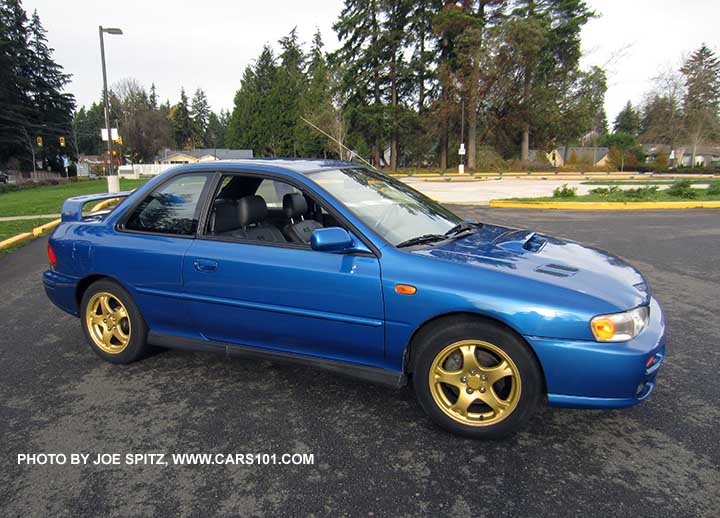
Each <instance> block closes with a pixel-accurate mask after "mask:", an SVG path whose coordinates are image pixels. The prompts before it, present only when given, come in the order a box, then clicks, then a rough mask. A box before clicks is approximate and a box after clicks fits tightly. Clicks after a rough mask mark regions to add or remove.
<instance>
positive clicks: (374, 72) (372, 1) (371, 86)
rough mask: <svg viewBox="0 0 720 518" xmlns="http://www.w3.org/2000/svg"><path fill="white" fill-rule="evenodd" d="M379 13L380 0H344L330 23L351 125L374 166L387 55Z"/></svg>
mask: <svg viewBox="0 0 720 518" xmlns="http://www.w3.org/2000/svg"><path fill="white" fill-rule="evenodd" d="M382 16H383V11H382V6H381V0H345V5H344V6H343V9H342V11H341V13H340V17H339V19H338V21H337V22H336V23H335V25H333V28H334V29H335V32H336V33H337V36H338V39H339V40H340V42H341V43H342V46H341V47H340V48H339V49H338V50H337V51H336V52H335V53H334V54H333V61H334V63H335V64H337V65H341V70H342V86H341V88H342V89H344V90H346V91H347V92H348V105H349V106H348V111H349V113H350V118H351V126H352V127H354V128H356V130H357V132H358V135H357V136H358V137H359V138H360V139H362V140H363V141H364V142H365V143H367V144H369V146H370V147H371V149H372V160H373V162H374V163H375V165H376V166H378V167H379V166H380V165H381V154H382V148H383V140H384V135H385V133H386V125H385V110H384V105H383V101H382V86H383V82H384V80H385V77H383V74H384V68H385V65H386V62H385V58H386V57H387V55H386V53H385V52H384V49H383V46H382V45H383V42H382V38H383V30H382V26H381V20H382Z"/></svg>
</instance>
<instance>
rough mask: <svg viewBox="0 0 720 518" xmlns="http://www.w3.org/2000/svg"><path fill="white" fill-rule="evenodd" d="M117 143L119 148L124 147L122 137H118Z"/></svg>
mask: <svg viewBox="0 0 720 518" xmlns="http://www.w3.org/2000/svg"><path fill="white" fill-rule="evenodd" d="M115 143H116V144H117V145H118V146H122V145H123V144H122V137H121V136H120V135H118V138H116V139H115Z"/></svg>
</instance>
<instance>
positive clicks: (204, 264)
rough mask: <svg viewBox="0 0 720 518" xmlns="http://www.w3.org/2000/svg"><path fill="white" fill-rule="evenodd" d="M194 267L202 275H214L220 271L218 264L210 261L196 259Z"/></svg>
mask: <svg viewBox="0 0 720 518" xmlns="http://www.w3.org/2000/svg"><path fill="white" fill-rule="evenodd" d="M193 266H194V267H195V269H196V270H197V271H199V272H202V273H212V272H215V271H217V269H218V263H217V262H215V261H211V260H209V259H195V260H194V261H193Z"/></svg>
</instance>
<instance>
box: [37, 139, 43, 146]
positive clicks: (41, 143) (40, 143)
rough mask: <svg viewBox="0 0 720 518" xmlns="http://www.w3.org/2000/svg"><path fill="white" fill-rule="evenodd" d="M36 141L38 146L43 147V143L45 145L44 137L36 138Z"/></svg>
mask: <svg viewBox="0 0 720 518" xmlns="http://www.w3.org/2000/svg"><path fill="white" fill-rule="evenodd" d="M35 142H37V145H38V147H42V145H43V139H42V137H37V138H36V139H35Z"/></svg>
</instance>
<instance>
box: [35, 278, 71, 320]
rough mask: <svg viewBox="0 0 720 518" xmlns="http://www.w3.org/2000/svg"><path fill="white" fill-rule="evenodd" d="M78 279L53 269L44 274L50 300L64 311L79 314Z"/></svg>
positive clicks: (44, 283)
mask: <svg viewBox="0 0 720 518" xmlns="http://www.w3.org/2000/svg"><path fill="white" fill-rule="evenodd" d="M77 283H78V280H77V279H76V278H75V277H70V276H68V275H63V274H61V273H58V272H56V271H53V270H47V271H46V272H45V273H44V274H43V285H44V286H45V293H46V294H47V296H48V298H49V299H50V301H51V302H52V303H53V304H55V305H56V306H57V307H59V308H60V309H62V310H63V311H67V312H68V313H70V314H71V315H75V316H78V307H77V300H76V299H75V294H76V293H77Z"/></svg>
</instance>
